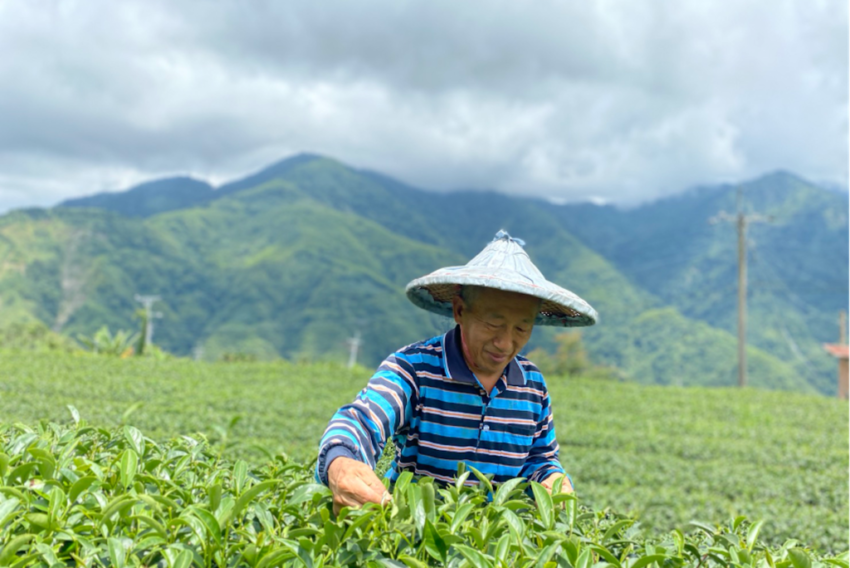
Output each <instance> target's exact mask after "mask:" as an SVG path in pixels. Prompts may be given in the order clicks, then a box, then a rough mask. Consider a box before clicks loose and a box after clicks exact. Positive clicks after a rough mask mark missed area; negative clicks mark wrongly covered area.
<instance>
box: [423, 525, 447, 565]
mask: <svg viewBox="0 0 850 568" xmlns="http://www.w3.org/2000/svg"><path fill="white" fill-rule="evenodd" d="M425 550H426V551H427V552H428V554H430V555H431V557H432V558H433V559H434V560H437V561H439V562H442V563H443V564H445V563H446V554H447V553H448V547H447V546H446V542H445V541H444V540H443V538H442V537H441V536H440V533H439V532H437V529H436V528H435V527H434V525H433V524H432V523H431V521H430V519H426V520H425Z"/></svg>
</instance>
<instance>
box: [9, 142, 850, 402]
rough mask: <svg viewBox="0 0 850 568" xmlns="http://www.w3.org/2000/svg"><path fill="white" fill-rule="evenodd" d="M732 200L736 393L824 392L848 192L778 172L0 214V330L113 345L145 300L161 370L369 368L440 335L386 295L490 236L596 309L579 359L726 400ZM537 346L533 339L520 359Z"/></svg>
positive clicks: (322, 164)
mask: <svg viewBox="0 0 850 568" xmlns="http://www.w3.org/2000/svg"><path fill="white" fill-rule="evenodd" d="M739 190H740V191H741V194H742V196H743V204H744V205H743V207H744V210H745V211H747V212H748V213H749V214H756V213H758V214H759V215H761V216H762V217H764V218H769V219H770V222H763V223H754V224H752V225H751V227H750V231H749V234H748V255H749V265H748V266H749V283H750V285H749V298H748V302H749V303H748V305H749V330H748V358H749V365H748V370H749V374H750V384H751V385H753V386H758V387H765V388H777V389H792V390H799V391H807V392H822V393H825V394H833V393H834V390H835V367H836V365H835V362H834V360H832V359H831V357H830V356H829V355H827V354H826V353H825V352H824V351H823V348H822V344H823V343H824V342H834V341H835V340H837V338H838V314H839V312H840V311H841V310H846V309H847V303H848V302H847V299H848V298H847V297H848V281H850V276H848V238H847V237H848V197H847V195H846V194H844V195H842V194H838V193H836V192H833V191H828V190H826V189H824V188H822V187H820V186H817V185H815V184H812V183H810V182H807V181H806V180H804V179H802V178H800V177H798V176H795V175H794V174H792V173H789V172H776V173H772V174H769V175H766V176H763V177H760V178H758V179H755V180H752V181H749V182H745V183H742V184H740V185H735V186H732V185H721V186H712V187H701V188H695V189H692V190H689V191H686V192H683V193H681V194H679V195H677V196H674V197H670V198H666V199H662V200H659V201H656V202H653V203H649V204H645V205H642V206H639V207H634V208H631V209H623V208H617V207H613V206H599V205H592V204H587V203H585V204H566V205H555V204H552V203H549V202H547V201H544V200H536V199H529V198H520V197H510V196H507V195H502V194H499V193H495V192H486V191H475V192H473V191H457V192H448V193H436V192H429V191H425V190H422V189H418V188H415V187H412V186H409V185H407V184H404V183H401V182H399V181H397V180H394V179H392V178H389V177H387V176H384V175H382V174H379V173H376V172H373V171H365V170H359V169H356V168H352V167H349V166H347V165H345V164H342V163H340V162H338V161H336V160H333V159H330V158H326V157H322V156H316V155H309V154H302V155H298V156H295V157H292V158H289V159H286V160H283V161H281V162H278V163H276V164H274V165H272V166H270V167H268V168H265V169H263V170H261V171H259V172H257V173H255V174H253V175H250V176H248V177H246V178H244V179H240V180H237V181H234V182H232V183H228V184H225V185H222V186H221V187H218V188H214V187H212V186H210V185H209V184H207V183H205V182H203V181H200V180H196V179H192V178H188V177H175V178H169V179H163V180H155V181H151V182H148V183H145V184H142V185H139V186H136V187H134V188H131V189H129V190H127V191H123V192H117V193H102V194H98V195H93V196H90V197H83V198H78V199H73V200H69V201H66V202H64V203H62V204H60V205H59V206H57V207H54V208H51V209H24V210H18V211H13V212H10V213H8V214H6V215H3V216H2V217H0V325H2V322H20V321H40V322H43V323H45V324H47V325H49V326H50V327H52V328H53V329H54V330H57V331H61V332H62V333H65V334H68V335H70V336H72V337H73V336H76V335H78V334H86V335H89V334H91V333H93V332H94V331H95V330H96V329H98V328H99V327H101V326H102V325H109V326H110V328H111V329H113V330H115V329H120V328H124V329H128V328H132V327H135V326H137V323H136V321H135V320H134V319H133V314H134V312H135V310H136V309H137V308H138V307H139V305H138V304H137V303H136V302H135V300H134V295H135V294H137V293H142V294H156V295H159V296H160V297H161V301H160V302H159V303H157V306H156V308H157V309H158V310H159V311H160V312H162V315H163V317H162V318H161V319H159V320H157V321H156V330H155V338H154V341H155V342H156V343H158V344H159V345H160V346H162V347H163V348H165V349H166V350H169V351H172V352H174V353H177V354H182V355H189V354H194V355H196V356H201V357H204V358H208V359H216V358H218V357H220V356H221V355H222V354H224V353H228V352H243V353H251V354H254V355H256V356H258V357H260V358H270V357H277V356H283V357H286V358H290V359H295V360H298V359H336V360H340V359H343V358H345V357H346V356H347V353H348V343H347V340H349V339H350V338H352V337H353V336H354V335H355V334H358V333H359V334H360V335H361V337H362V340H363V341H362V348H361V351H360V361H361V362H362V363H364V364H368V365H374V364H377V363H378V362H379V361H380V360H381V359H382V358H383V357H385V356H386V355H387V354H388V353H390V352H392V351H393V350H394V349H396V348H398V347H401V346H402V345H405V344H407V343H410V342H412V341H416V340H418V339H422V338H425V337H429V336H431V335H434V334H437V333H441V332H443V331H445V330H446V329H448V328H449V327H450V326H451V322H450V321H448V320H446V319H443V318H439V317H437V316H432V315H430V314H428V313H426V312H424V311H421V310H418V309H416V308H415V307H414V306H413V305H412V304H410V303H409V302H408V301H407V299H406V298H405V296H404V285H405V284H406V283H407V282H408V281H409V280H411V279H413V278H415V277H418V276H421V275H423V274H426V273H428V272H430V271H432V270H434V269H436V268H438V267H441V266H445V265H456V264H463V263H465V262H466V261H467V260H469V258H471V257H472V256H473V255H475V254H476V253H477V252H478V251H480V250H481V248H482V247H483V246H484V245H485V244H486V243H487V242H488V241H489V240H491V239H492V238H493V236H494V235H495V233H496V232H497V231H498V230H499V229H505V230H507V231H508V232H510V233H511V234H512V235H514V236H516V237H520V238H522V239H524V240H525V241H526V242H527V245H526V250H527V251H528V253H529V255H530V256H531V258H532V259H533V260H534V261H535V263H536V264H537V265H538V267H539V268H540V269H541V270H542V271H543V273H544V274H546V275H547V277H548V278H549V279H550V280H552V281H554V282H556V283H558V284H560V285H563V286H564V287H566V288H568V289H570V290H572V291H574V292H576V293H578V294H579V295H580V296H582V297H583V298H585V299H587V300H588V301H589V302H590V303H591V304H592V305H593V306H594V307H595V308H596V309H597V310H598V311H599V313H600V321H599V324H598V325H596V326H593V327H590V328H585V329H583V330H582V333H583V339H584V342H585V344H586V347H587V349H588V352H589V354H590V356H591V358H592V359H593V360H594V361H596V362H598V363H600V364H605V365H610V366H612V367H614V368H616V369H617V373H618V374H619V375H620V376H621V377H623V378H624V379H627V380H635V381H639V382H644V383H659V384H673V385H697V384H699V385H718V386H719V385H732V384H736V382H737V375H736V372H737V371H736V369H737V359H736V336H735V333H736V313H737V312H736V308H737V305H736V290H737V288H736V278H737V276H736V274H737V272H736V271H737V253H736V250H737V249H736V247H737V237H736V231H735V226H734V223H726V222H720V223H711V220H712V218H713V217H717V216H718V215H719V214H721V212H723V211H725V212H727V213H732V212H735V211H736V206H737V205H736V197H737V194H738V191H739ZM555 333H557V330H554V329H549V328H538V329H536V330H535V332H534V337H533V339H532V342H531V343H530V345H529V348H532V347H536V346H542V347H544V348H551V347H552V346H553V345H554V339H553V338H554V334H555Z"/></svg>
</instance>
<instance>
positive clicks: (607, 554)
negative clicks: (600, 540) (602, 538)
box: [590, 544, 620, 568]
mask: <svg viewBox="0 0 850 568" xmlns="http://www.w3.org/2000/svg"><path fill="white" fill-rule="evenodd" d="M590 549H591V550H593V551H594V552H596V554H598V555H599V556H600V557H601V558H602V559H603V560H605V562H607V563H608V564H611V565H612V566H616V567H617V568H620V560H619V559H618V558H617V557H616V556H614V555H613V554H612V553H611V551H610V550H608V549H607V548H605V547H604V546H601V545H598V544H591V545H590Z"/></svg>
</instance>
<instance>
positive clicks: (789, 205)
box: [561, 173, 850, 392]
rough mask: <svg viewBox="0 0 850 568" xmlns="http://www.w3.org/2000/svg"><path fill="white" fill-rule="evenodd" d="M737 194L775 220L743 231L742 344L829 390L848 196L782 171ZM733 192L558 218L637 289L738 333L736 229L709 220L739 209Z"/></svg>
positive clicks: (750, 208)
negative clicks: (826, 346) (827, 346)
mask: <svg viewBox="0 0 850 568" xmlns="http://www.w3.org/2000/svg"><path fill="white" fill-rule="evenodd" d="M742 188H743V197H744V210H745V211H746V212H748V213H759V214H761V215H762V216H765V217H771V218H772V221H771V222H761V223H755V224H752V225H751V226H750V227H749V231H748V238H747V249H748V315H749V317H748V340H749V342H750V344H752V345H755V346H758V347H760V348H762V349H764V350H765V351H767V352H769V353H772V354H774V355H776V356H777V357H778V358H780V359H782V360H783V361H786V362H788V363H789V364H792V365H793V366H794V367H795V369H797V372H798V373H800V374H801V375H803V376H805V377H807V378H808V380H809V381H810V382H812V383H813V384H816V385H818V388H819V389H820V390H822V391H824V392H829V391H831V390H832V389H834V388H835V372H836V371H835V366H836V364H835V361H834V360H833V359H832V358H831V357H829V356H828V355H826V354H825V353H824V351H823V348H822V344H823V343H825V342H835V341H837V340H838V314H839V312H840V311H841V310H847V297H848V282H850V270H848V257H850V250H848V232H849V231H850V228H848V197H847V195H846V194H845V195H839V194H836V193H832V192H828V191H825V190H823V189H822V188H820V187H818V186H815V185H812V184H810V183H808V182H806V181H805V180H802V179H800V178H798V177H796V176H794V175H791V174H788V173H775V174H771V175H768V176H764V177H762V178H759V179H757V180H754V181H752V182H749V183H746V184H743V186H742ZM736 194H737V187H732V186H724V187H719V188H701V189H697V190H693V191H690V192H686V193H684V194H681V195H679V196H676V197H672V198H669V199H664V200H661V201H658V202H655V203H651V204H648V205H644V206H643V207H640V208H637V209H632V210H628V211H621V210H618V209H616V208H613V207H597V206H593V205H581V206H570V207H565V208H562V209H561V211H562V213H563V215H562V217H561V219H562V221H563V224H564V226H565V227H567V228H568V229H569V230H570V231H571V232H572V233H573V234H575V235H576V236H577V237H578V238H579V239H581V240H582V242H584V243H585V244H586V245H588V246H589V247H591V248H593V249H594V250H596V251H598V252H599V253H600V254H602V255H603V256H604V257H606V258H607V259H609V260H610V261H611V262H612V263H613V264H614V265H615V266H616V267H617V268H618V269H619V270H620V271H621V272H622V273H623V274H624V275H625V276H626V277H627V278H628V279H629V280H630V281H631V282H633V283H635V284H636V285H637V286H639V287H640V288H642V289H645V290H648V291H650V292H652V293H653V294H655V295H656V296H657V297H658V298H659V299H660V300H661V301H662V302H664V303H665V304H668V305H672V306H675V307H676V308H677V309H678V310H679V311H680V312H681V313H682V314H684V315H685V316H687V317H690V318H694V319H699V320H702V321H705V322H706V323H708V324H710V325H711V326H713V327H715V328H718V329H724V330H727V331H730V332H732V333H737V299H736V298H735V294H736V293H737V232H736V228H735V225H734V224H733V223H728V222H724V223H718V224H711V223H710V222H709V221H710V219H711V218H712V217H714V216H716V215H717V214H718V213H720V212H721V211H726V212H730V213H734V212H735V211H736Z"/></svg>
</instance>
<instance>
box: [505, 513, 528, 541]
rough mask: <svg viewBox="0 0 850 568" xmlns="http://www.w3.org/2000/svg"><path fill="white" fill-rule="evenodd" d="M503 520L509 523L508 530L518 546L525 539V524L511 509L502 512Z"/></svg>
mask: <svg viewBox="0 0 850 568" xmlns="http://www.w3.org/2000/svg"><path fill="white" fill-rule="evenodd" d="M501 518H502V519H504V520H505V521H506V522H507V523H508V529H509V530H510V531H511V534H512V535H513V537H514V539H515V540H516V541H517V544H521V543H522V539H523V537H525V523H523V522H522V520H521V519H520V518H519V516H518V515H517V514H516V513H514V512H513V511H511V510H509V509H506V510H504V511H502V513H501Z"/></svg>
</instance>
